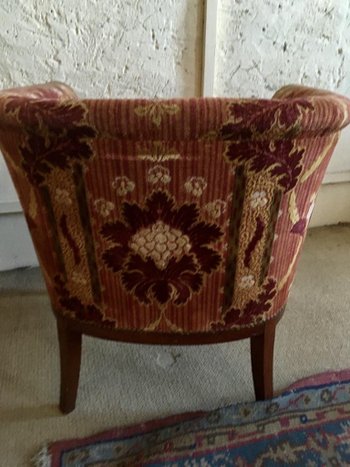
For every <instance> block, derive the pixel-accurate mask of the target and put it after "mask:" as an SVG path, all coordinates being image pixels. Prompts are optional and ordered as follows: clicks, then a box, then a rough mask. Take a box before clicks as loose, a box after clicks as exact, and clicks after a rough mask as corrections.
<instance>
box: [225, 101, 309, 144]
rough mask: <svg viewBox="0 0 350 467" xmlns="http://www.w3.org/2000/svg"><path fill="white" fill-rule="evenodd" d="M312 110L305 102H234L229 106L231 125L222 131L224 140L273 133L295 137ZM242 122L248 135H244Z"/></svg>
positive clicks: (227, 125)
mask: <svg viewBox="0 0 350 467" xmlns="http://www.w3.org/2000/svg"><path fill="white" fill-rule="evenodd" d="M313 108H314V107H313V105H312V104H311V102H309V101H308V100H306V99H291V100H289V101H283V100H276V99H275V100H263V99H260V100H255V101H251V102H249V103H248V102H247V101H238V102H233V103H231V104H230V105H229V110H228V112H229V116H230V117H229V121H228V123H226V124H225V125H223V127H222V128H221V135H222V136H223V137H224V138H225V139H231V138H236V137H239V138H250V137H251V136H253V135H254V134H255V135H256V134H262V133H266V132H269V131H270V130H272V129H274V130H276V129H280V131H283V132H284V133H286V131H289V132H290V134H292V133H293V130H294V129H295V128H296V126H297V125H298V124H299V123H300V121H301V118H302V116H303V114H304V113H306V112H307V111H308V110H313ZM242 122H243V126H244V128H246V129H245V131H242V130H243V128H242Z"/></svg>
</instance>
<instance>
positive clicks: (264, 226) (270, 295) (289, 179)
mask: <svg viewBox="0 0 350 467" xmlns="http://www.w3.org/2000/svg"><path fill="white" fill-rule="evenodd" d="M349 109H350V102H349V101H348V100H347V99H345V98H343V97H341V96H338V95H335V94H332V93H327V92H324V91H316V90H313V89H309V88H303V87H298V86H290V87H286V88H283V89H282V90H281V91H279V93H277V96H276V97H275V98H274V99H271V100H267V99H265V100H264V99H261V100H259V99H221V98H200V99H194V98H193V99H173V100H142V99H136V100H125V99H120V100H79V99H78V98H77V97H76V96H75V95H74V93H73V91H71V90H70V88H68V87H66V86H64V85H62V84H59V83H51V84H48V85H42V86H36V87H35V86H34V87H29V88H22V89H15V90H9V91H3V92H2V93H0V143H1V150H2V152H3V154H4V157H5V160H6V162H7V165H8V168H9V170H10V173H11V176H12V178H13V181H14V184H15V186H16V189H17V191H18V195H19V198H20V201H21V203H22V206H23V210H24V213H25V215H26V219H27V222H28V225H29V229H30V232H31V235H32V238H33V241H34V245H35V248H36V251H37V254H38V257H39V260H40V263H41V266H42V269H43V272H44V276H45V280H46V283H47V287H48V291H49V294H50V297H51V301H52V305H53V308H54V309H55V311H56V312H58V313H63V314H66V315H69V316H71V317H74V318H76V319H78V320H86V321H91V322H96V321H98V322H99V325H103V326H104V325H105V326H110V327H116V328H119V329H139V330H143V331H151V330H153V331H159V332H162V331H163V332H171V331H174V332H184V333H187V332H198V331H215V330H221V329H223V328H228V327H230V328H231V327H232V328H241V327H245V326H252V325H255V324H257V323H259V322H262V321H264V320H267V319H269V318H271V317H273V316H274V315H275V314H276V313H277V312H278V311H279V310H280V309H281V308H282V307H283V306H284V304H285V302H286V300H287V296H288V292H289V288H290V285H291V283H292V280H293V277H294V273H295V267H296V264H297V258H298V255H299V252H300V247H301V245H302V242H303V239H304V236H305V231H306V227H307V224H308V221H309V218H310V215H311V212H312V208H313V204H314V201H315V196H316V193H317V190H318V188H319V186H320V183H321V181H322V178H323V175H324V173H325V170H326V167H327V164H328V161H329V159H330V156H331V154H332V151H333V149H334V146H335V144H336V141H337V138H338V134H339V130H340V129H341V128H342V127H344V126H345V125H347V124H348V123H349Z"/></svg>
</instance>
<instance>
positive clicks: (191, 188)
mask: <svg viewBox="0 0 350 467" xmlns="http://www.w3.org/2000/svg"><path fill="white" fill-rule="evenodd" d="M206 187H207V182H206V181H205V180H204V178H203V177H190V178H188V179H187V180H186V182H185V190H186V191H187V193H191V194H192V195H193V196H196V197H197V198H199V197H200V196H202V194H203V191H204V190H205V189H206Z"/></svg>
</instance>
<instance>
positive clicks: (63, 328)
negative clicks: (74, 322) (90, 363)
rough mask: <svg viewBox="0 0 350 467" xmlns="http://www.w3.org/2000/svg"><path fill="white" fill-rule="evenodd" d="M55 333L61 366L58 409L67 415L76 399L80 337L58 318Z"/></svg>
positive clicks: (72, 408) (78, 333) (73, 406)
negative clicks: (56, 332)
mask: <svg viewBox="0 0 350 467" xmlns="http://www.w3.org/2000/svg"><path fill="white" fill-rule="evenodd" d="M57 331H58V341H59V346H60V364H61V389H60V409H61V411H62V412H63V413H65V414H67V413H69V412H71V411H72V410H74V408H75V401H76V398H77V391H78V385H79V373H80V361H81V340H82V336H81V333H80V332H78V331H75V330H72V329H70V328H69V326H67V324H65V323H64V321H63V320H61V319H60V318H58V319H57Z"/></svg>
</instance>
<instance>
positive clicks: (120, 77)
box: [0, 0, 350, 270]
mask: <svg viewBox="0 0 350 467" xmlns="http://www.w3.org/2000/svg"><path fill="white" fill-rule="evenodd" d="M203 5H204V0H152V2H146V1H142V0H103V1H101V0H74V1H73V0H56V1H55V2H51V1H49V0H26V1H20V2H15V1H13V0H2V2H0V50H1V51H2V60H1V62H0V87H1V88H8V87H12V86H18V85H24V84H30V83H38V82H44V81H50V80H60V81H65V82H66V83H68V84H70V85H71V86H73V88H75V89H76V90H77V91H78V93H79V94H80V95H81V96H90V97H102V96H103V97H111V96H114V97H136V96H143V97H175V96H193V95H199V94H200V91H201V73H202V47H203V40H204V37H205V34H204V31H203V15H204V6H203ZM207 5H208V8H209V15H208V18H207V26H208V28H209V30H210V31H213V32H214V35H215V37H214V39H213V38H212V37H209V35H208V36H207V40H208V38H209V39H210V43H211V44H214V45H215V44H216V53H215V57H216V58H215V59H213V61H212V64H211V66H209V67H207V66H205V67H204V70H205V73H206V76H207V77H206V79H208V76H209V75H208V73H212V79H211V82H212V83H213V94H214V95H218V96H242V97H248V96H259V97H269V96H271V95H272V94H273V92H274V91H275V90H277V89H278V87H280V86H282V85H284V84H287V83H293V82H294V83H303V84H305V85H310V86H318V87H324V88H327V89H331V90H334V91H337V92H340V93H344V94H347V95H350V80H349V79H347V78H346V77H347V76H350V60H348V59H347V57H348V55H349V49H350V27H349V26H348V25H349V23H350V4H349V1H348V0H308V1H307V2H306V1H305V0H276V1H271V0H259V1H258V0H207ZM216 10H217V11H216ZM213 12H215V14H213ZM216 13H217V25H216V34H215V28H213V27H212V26H213V24H212V21H213V20H214V19H215V16H216ZM209 55H210V54H209ZM209 55H208V56H209ZM212 56H213V57H214V54H212ZM349 147H350V129H348V130H347V131H344V133H343V135H342V138H341V141H340V144H339V145H338V147H337V149H336V153H335V155H334V157H333V160H332V162H331V164H330V167H329V169H328V172H327V175H326V179H325V181H326V182H328V183H333V182H347V181H350V157H349V151H348V148H349ZM332 187H333V188H332ZM349 188H350V184H347V183H342V184H341V185H333V184H332V185H325V186H323V187H322V190H321V193H320V196H319V197H318V201H317V204H316V208H315V214H314V217H313V220H312V223H313V225H322V224H330V223H337V222H340V221H342V222H345V221H350V209H347V207H346V206H347V204H346V202H345V201H346V199H350V198H349V197H348V194H349V193H350V189H349ZM339 196H341V197H342V199H341V200H340V199H339ZM332 203H337V204H341V203H343V204H342V206H343V208H341V209H337V210H336V209H332ZM16 206H17V211H18V209H19V208H18V203H17V197H16V194H15V192H14V190H13V188H12V183H11V182H10V180H9V177H8V174H7V173H6V170H5V167H4V164H3V161H2V160H0V270H1V269H7V268H12V267H17V266H21V265H23V266H24V265H28V264H35V263H36V258H35V255H34V252H33V250H32V248H31V244H30V240H29V237H28V233H27V231H26V228H25V225H24V220H23V217H22V215H21V214H13V211H14V210H16ZM1 212H10V213H11V214H6V215H4V214H3V215H1ZM19 253H20V254H19Z"/></svg>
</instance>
